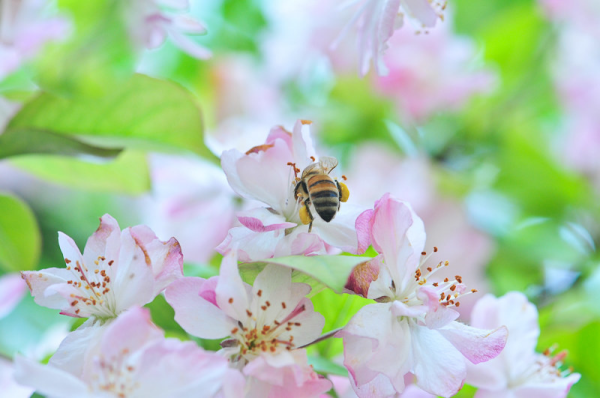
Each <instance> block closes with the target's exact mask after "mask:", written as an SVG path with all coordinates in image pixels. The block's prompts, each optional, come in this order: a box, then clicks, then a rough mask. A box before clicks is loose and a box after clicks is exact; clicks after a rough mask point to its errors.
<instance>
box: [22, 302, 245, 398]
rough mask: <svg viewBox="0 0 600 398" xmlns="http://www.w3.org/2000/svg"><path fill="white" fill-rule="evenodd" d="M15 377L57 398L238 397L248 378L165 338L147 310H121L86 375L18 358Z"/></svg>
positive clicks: (203, 353) (223, 362)
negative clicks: (124, 397)
mask: <svg viewBox="0 0 600 398" xmlns="http://www.w3.org/2000/svg"><path fill="white" fill-rule="evenodd" d="M15 374H16V379H17V381H18V382H20V383H21V384H23V385H28V386H31V387H34V388H35V390H36V391H38V392H40V393H42V394H45V395H47V396H49V397H53V398H61V397H65V398H70V397H74V396H76V397H82V398H86V397H90V398H91V397H98V398H99V397H122V396H127V397H129V398H135V397H150V396H160V397H165V398H168V397H173V398H175V397H197V396H200V395H201V396H205V397H213V396H217V395H218V396H225V397H231V398H234V397H239V396H241V394H242V391H243V388H244V387H243V386H244V380H243V377H242V376H241V374H239V372H238V371H236V370H233V369H230V368H229V367H228V365H227V360H225V358H222V357H220V356H219V355H218V354H216V353H211V352H206V351H204V350H202V349H201V348H199V347H198V346H196V344H195V343H193V342H189V341H188V342H181V341H179V340H176V339H165V338H164V337H163V333H162V331H160V330H159V329H157V328H156V327H155V326H154V325H153V324H152V322H151V320H150V314H149V312H148V310H146V309H142V308H139V307H135V308H133V309H131V310H130V311H128V312H126V313H123V314H121V315H120V316H119V317H118V318H117V319H116V320H115V321H114V322H113V323H111V324H110V325H109V326H108V327H107V330H106V333H104V335H103V336H102V339H101V341H100V349H99V351H98V352H97V353H96V354H95V355H94V356H93V357H92V358H90V360H89V361H88V362H87V363H86V364H85V372H84V374H83V375H82V376H75V375H73V374H71V373H68V372H66V371H64V370H62V369H59V368H56V367H53V366H52V365H47V366H44V365H41V364H39V363H37V362H33V361H31V360H28V359H25V358H23V357H17V358H16V371H15Z"/></svg>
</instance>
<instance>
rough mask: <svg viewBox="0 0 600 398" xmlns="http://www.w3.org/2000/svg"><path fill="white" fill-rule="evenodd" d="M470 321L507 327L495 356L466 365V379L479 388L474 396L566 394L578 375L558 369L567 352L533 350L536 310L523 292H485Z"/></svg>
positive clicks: (553, 397)
mask: <svg viewBox="0 0 600 398" xmlns="http://www.w3.org/2000/svg"><path fill="white" fill-rule="evenodd" d="M471 322H472V325H473V326H474V327H480V328H493V327H497V326H498V325H501V324H504V325H506V327H507V328H508V330H509V337H508V341H507V343H506V348H505V349H504V351H502V353H501V354H500V355H498V357H497V358H495V359H492V360H491V361H489V362H487V363H485V364H479V365H477V366H472V365H470V364H469V365H468V375H467V383H469V384H471V385H473V386H475V387H478V388H479V390H478V391H477V394H476V397H482V398H483V397H501V396H502V397H515V398H516V397H525V396H529V397H537V396H539V397H549V398H560V397H566V396H567V394H568V392H569V389H570V388H571V386H572V385H573V384H574V383H576V382H577V381H578V380H579V378H580V377H581V376H580V375H579V374H578V373H570V372H568V371H565V372H561V370H560V365H561V364H562V360H563V359H564V357H565V355H566V352H564V351H563V352H561V353H559V354H557V355H555V356H551V355H550V353H549V352H547V353H546V354H547V355H542V354H537V353H536V352H535V347H536V345H537V339H538V336H539V334H540V328H539V326H538V313H537V309H536V308H535V306H534V305H533V304H531V303H530V302H528V301H527V297H525V295H524V294H522V293H520V292H509V293H507V294H505V295H504V296H502V297H500V298H496V297H494V296H492V295H491V294H488V295H485V296H484V297H483V298H481V299H480V300H479V301H477V304H476V305H475V307H474V308H473V314H472V315H471Z"/></svg>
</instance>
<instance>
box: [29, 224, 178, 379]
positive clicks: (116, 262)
mask: <svg viewBox="0 0 600 398" xmlns="http://www.w3.org/2000/svg"><path fill="white" fill-rule="evenodd" d="M58 242H59V245H60V248H61V250H62V253H63V256H64V260H65V263H66V268H47V269H43V270H40V271H24V272H21V275H22V277H23V279H25V281H26V282H27V285H28V286H29V289H30V290H31V294H32V295H33V297H34V300H35V302H36V303H37V304H39V305H42V306H44V307H48V308H53V309H60V310H61V314H64V315H69V316H72V317H80V318H85V317H89V319H88V320H87V321H86V322H85V323H84V324H83V325H82V326H81V327H80V328H79V329H77V330H76V331H74V332H73V333H71V334H69V336H67V338H66V339H65V340H64V341H63V342H62V344H61V346H60V347H59V349H58V351H57V352H56V354H54V356H53V357H52V358H51V360H50V363H51V364H52V365H54V366H57V367H61V368H63V369H69V371H71V373H73V374H78V373H79V372H81V370H82V368H83V363H84V362H85V361H86V359H85V357H86V356H88V355H91V353H93V352H94V351H95V350H96V349H97V342H98V341H99V340H100V338H101V336H102V334H103V333H104V332H105V327H104V325H106V323H108V322H110V321H111V320H112V319H114V318H115V317H117V316H118V315H119V314H121V313H122V312H124V311H126V310H128V309H129V308H131V307H133V306H136V305H138V306H141V305H145V304H147V303H149V302H151V301H152V300H153V299H154V298H155V297H156V296H157V295H158V294H159V293H160V292H161V291H163V290H164V289H165V287H167V285H168V284H169V283H171V282H172V281H174V280H175V279H177V278H179V277H182V276H183V256H182V253H181V247H180V246H179V243H178V242H177V240H176V239H175V238H171V239H170V240H169V241H167V242H162V241H160V240H159V239H158V238H157V237H156V235H154V233H153V232H152V231H151V230H150V229H149V228H148V227H146V226H143V225H138V226H135V227H131V228H127V229H125V230H123V231H121V229H120V228H119V224H118V223H117V221H116V220H115V219H114V218H112V217H111V216H110V215H108V214H105V215H104V216H102V218H101V219H100V226H99V227H98V229H97V230H96V232H94V234H93V235H92V236H91V237H90V238H89V239H88V241H87V243H86V246H85V249H84V251H83V255H82V254H81V252H80V251H79V249H78V248H77V245H76V244H75V242H74V241H73V239H71V238H69V237H68V236H67V235H65V234H63V233H62V232H59V236H58Z"/></svg>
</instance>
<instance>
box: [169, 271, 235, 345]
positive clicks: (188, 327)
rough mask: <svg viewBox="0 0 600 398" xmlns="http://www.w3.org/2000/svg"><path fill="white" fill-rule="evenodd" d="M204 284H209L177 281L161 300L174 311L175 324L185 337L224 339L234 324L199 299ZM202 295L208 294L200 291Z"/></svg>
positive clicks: (213, 305) (186, 279) (207, 302)
mask: <svg viewBox="0 0 600 398" xmlns="http://www.w3.org/2000/svg"><path fill="white" fill-rule="evenodd" d="M211 279H212V278H211ZM213 281H218V279H216V278H215V279H213ZM208 283H209V281H207V280H205V279H202V278H196V277H184V278H181V279H178V280H176V281H175V282H173V283H172V284H171V285H169V287H167V290H166V291H165V298H166V299H167V302H168V303H169V304H170V305H171V307H173V309H174V310H175V321H177V323H178V324H179V325H181V327H182V328H184V329H185V331H186V332H188V333H189V334H191V335H193V336H198V337H201V338H204V339H219V338H223V337H227V336H229V335H230V334H231V329H233V328H234V327H236V323H235V322H234V321H232V320H231V318H229V317H228V316H227V315H226V314H225V313H224V312H223V311H222V310H221V309H220V308H219V307H217V306H216V305H215V303H212V302H210V301H207V300H206V299H205V298H203V297H202V296H200V294H199V293H200V292H201V291H203V288H204V287H205V285H207V284H208ZM204 293H205V294H206V293H208V291H206V290H204ZM215 294H216V293H214V292H213V295H215Z"/></svg>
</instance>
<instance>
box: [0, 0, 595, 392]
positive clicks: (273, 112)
mask: <svg viewBox="0 0 600 398" xmlns="http://www.w3.org/2000/svg"><path fill="white" fill-rule="evenodd" d="M200 3H202V4H200ZM191 4H192V7H191V15H193V16H194V17H197V18H198V19H201V20H202V21H204V22H205V24H206V26H207V27H208V33H207V34H206V35H204V36H200V37H196V38H194V39H193V40H195V41H196V42H197V43H201V44H202V45H203V46H205V47H206V48H208V49H210V50H211V51H212V52H213V56H212V58H210V59H208V60H198V59H196V58H194V57H192V56H190V55H187V54H186V53H184V52H182V51H180V49H178V48H177V47H176V46H175V45H174V44H173V43H172V42H171V41H170V40H167V41H166V42H165V43H164V44H163V45H162V46H160V47H159V48H157V49H154V50H140V49H139V48H135V46H133V45H131V43H130V39H129V37H128V27H127V19H126V18H124V17H123V15H124V14H123V10H122V9H121V8H120V7H122V5H121V4H120V3H119V2H118V1H86V2H82V1H78V0H59V1H58V2H57V4H56V5H55V6H56V8H53V9H52V12H61V13H62V14H63V15H65V16H66V17H68V19H69V20H70V21H72V29H73V33H72V34H71V35H70V36H69V38H67V39H66V40H64V41H62V42H53V43H50V44H48V45H47V46H45V47H44V49H43V51H42V52H41V53H40V54H39V55H38V56H37V57H35V58H34V59H33V60H31V61H30V62H28V63H26V64H24V65H23V66H22V67H21V68H19V69H18V70H16V71H14V72H12V73H11V74H9V75H8V76H6V77H5V78H4V80H2V81H0V96H2V97H4V98H6V99H8V100H10V101H12V102H17V103H20V104H22V108H21V110H20V111H19V113H17V114H16V116H14V117H13V118H12V119H11V120H10V121H9V122H8V123H7V127H6V128H5V131H4V133H3V134H2V135H0V275H3V274H8V273H12V272H18V271H20V270H32V269H41V268H47V267H53V266H60V264H61V262H62V259H61V254H60V250H59V248H58V245H57V231H63V232H64V233H66V234H68V235H69V236H71V237H73V238H74V239H75V241H76V242H77V243H78V245H79V246H80V247H81V248H83V246H84V244H85V241H86V239H87V237H88V236H89V235H90V234H91V233H92V232H93V231H94V230H95V229H96V227H97V223H98V217H100V216H101V215H103V214H105V213H110V214H111V215H113V216H114V217H115V218H116V219H117V220H119V223H120V225H121V227H122V228H125V227H126V226H130V225H135V224H139V223H150V226H151V227H153V228H156V226H154V225H152V223H151V222H149V221H148V220H149V218H148V215H147V212H148V211H152V210H148V209H149V207H148V206H146V203H148V202H151V201H152V200H154V199H155V198H156V197H157V190H156V187H155V180H154V174H153V173H152V170H151V168H150V166H149V165H150V163H149V153H156V152H162V153H166V154H168V155H170V156H185V157H186V158H192V159H201V161H202V162H203V164H206V165H208V166H206V167H214V166H213V165H218V154H219V149H218V148H222V147H223V146H226V145H227V144H228V143H231V142H238V143H239V144H240V145H242V144H244V143H245V142H246V141H244V140H245V139H244V138H243V137H242V138H240V136H241V135H243V134H247V136H248V138H247V142H255V144H251V145H247V146H246V148H250V147H251V146H252V145H259V144H260V143H262V140H263V139H264V137H265V136H266V134H267V132H268V127H269V126H274V125H278V124H284V125H286V126H287V127H288V129H291V127H292V125H291V123H293V121H294V120H295V119H297V118H303V119H311V120H313V121H315V126H316V129H315V131H316V132H317V141H318V143H319V146H320V153H332V154H335V155H336V156H337V157H338V158H339V159H340V164H341V168H342V169H343V171H346V170H349V169H351V168H352V165H353V164H357V163H358V162H359V159H358V158H357V156H360V155H359V154H360V148H364V147H365V146H367V145H370V144H371V143H373V142H375V143H378V144H380V145H382V146H384V147H386V149H387V150H388V151H390V152H391V153H392V154H393V156H394V157H396V158H397V159H398V161H399V162H401V161H404V160H406V159H409V158H414V157H415V156H416V157H418V158H420V159H426V160H425V161H426V162H427V164H428V165H429V166H428V167H429V170H430V173H429V174H428V178H429V179H430V183H431V184H432V185H433V186H434V189H435V192H436V194H435V195H434V196H435V200H436V201H440V202H441V201H444V200H451V201H453V202H454V203H458V208H459V209H461V211H463V212H464V214H465V215H466V218H467V220H468V223H469V224H470V226H471V227H472V228H473V229H475V230H477V231H478V233H481V234H483V235H484V236H486V237H487V238H488V239H489V240H490V242H492V243H491V245H492V247H493V249H491V250H490V254H489V261H486V262H485V264H481V267H482V268H481V269H482V272H483V273H484V275H485V277H486V279H487V283H488V284H489V291H490V292H492V293H493V294H495V295H497V296H500V295H502V294H504V293H506V292H508V291H511V290H519V291H522V292H524V293H525V294H526V295H527V296H528V297H529V299H530V300H531V301H532V302H533V303H535V304H536V305H537V307H538V310H539V313H540V326H541V336H540V340H539V346H538V350H539V351H543V350H544V349H546V348H548V347H550V346H552V345H554V344H558V345H559V347H560V348H561V349H567V350H568V351H569V355H568V357H567V359H566V366H572V367H573V369H574V370H575V371H576V372H579V373H581V374H582V378H581V380H580V381H579V382H578V383H577V384H576V385H574V386H573V388H572V390H571V393H570V396H572V397H593V396H600V370H598V366H597V363H598V362H600V339H599V336H600V307H599V306H598V304H597V299H596V293H597V291H598V290H599V289H600V272H599V256H598V253H597V252H596V250H595V247H596V244H597V243H598V242H599V239H600V227H599V226H600V223H599V221H600V208H599V203H600V201H599V195H600V193H599V192H600V184H598V181H599V180H600V179H599V178H598V175H599V174H600V172H599V171H598V170H595V173H594V170H591V171H590V170H582V169H580V168H577V167H574V166H573V165H572V164H569V163H568V162H565V161H564V159H563V157H562V156H561V155H563V154H564V152H565V151H567V149H566V146H568V145H569V138H568V134H569V132H568V131H567V132H565V129H564V128H563V126H564V125H565V120H566V119H567V117H568V115H567V110H565V106H564V105H563V104H564V100H563V99H562V98H561V93H560V91H559V90H558V89H557V83H556V75H555V73H554V72H553V70H554V69H553V68H554V64H555V62H557V60H558V59H559V58H560V55H559V54H558V52H559V50H560V47H559V44H558V43H559V38H560V34H561V29H563V28H564V27H563V23H562V22H561V21H557V20H556V19H552V18H549V17H548V15H547V14H546V13H545V12H544V11H543V8H542V6H541V5H540V3H539V2H536V1H533V0H532V1H528V0H489V1H485V2H471V1H466V0H454V1H451V2H449V5H448V10H449V11H448V15H447V19H448V20H449V21H447V22H446V23H447V24H449V25H450V27H449V28H448V29H449V30H451V31H453V32H454V33H453V34H459V35H462V36H464V37H468V38H470V40H471V41H472V44H473V46H474V48H476V51H475V57H474V58H476V63H478V65H479V66H481V67H485V68H486V69H487V70H489V71H491V73H493V74H495V76H496V83H495V85H494V88H493V90H491V91H488V92H487V93H484V94H479V95H474V96H473V97H472V98H470V99H469V101H468V102H466V103H465V105H463V106H461V107H460V109H448V111H446V110H445V109H443V107H441V108H440V109H436V110H435V112H432V113H431V114H430V115H428V117H427V118H425V119H424V120H420V121H419V122H409V121H407V120H406V118H403V117H402V116H400V113H399V112H398V108H397V106H396V105H395V103H394V100H393V98H391V97H390V96H386V95H383V94H382V93H381V91H379V90H377V88H376V84H375V83H374V80H375V79H376V78H375V77H374V76H373V75H374V72H373V71H371V72H370V74H369V75H368V76H367V77H365V78H360V77H359V76H358V74H357V73H356V70H355V69H351V70H336V69H335V68H333V69H332V68H329V69H328V68H324V69H323V68H321V67H320V66H319V64H318V63H316V64H314V65H309V66H310V68H309V71H310V72H309V73H308V74H302V73H291V74H288V75H287V76H283V77H278V78H273V76H272V75H271V74H270V72H269V71H270V69H269V65H270V64H271V63H272V62H273V59H269V56H268V54H266V52H265V51H264V43H265V41H267V40H269V35H271V39H272V36H273V35H278V34H280V33H277V32H279V31H278V30H277V29H280V28H277V29H275V26H276V25H277V24H276V22H277V21H276V20H275V19H273V18H274V17H273V13H272V12H271V8H272V7H273V3H272V2H270V1H266V0H265V1H259V0H248V1H238V0H222V1H217V0H215V1H203V2H195V1H191ZM574 7H575V5H574ZM278 23H281V21H279V22H278ZM289 45H290V46H291V47H292V48H293V47H294V46H298V49H299V50H298V53H297V54H298V57H297V58H296V59H287V62H288V63H290V64H303V63H308V60H307V57H305V56H304V53H302V52H301V51H300V49H301V46H300V44H299V42H296V43H290V44H289ZM393 50H394V48H390V49H389V50H388V51H390V52H392V51H393ZM240 65H241V66H240ZM469 67H472V65H470V66H469ZM237 68H242V71H243V72H239V73H238V69H237ZM136 71H137V72H139V73H138V74H136V75H134V73H135V72H136ZM573 73H577V71H573ZM144 74H147V75H150V76H152V77H147V76H143V75H144ZM265 91H266V94H265ZM255 94H256V97H253V96H254V95H255ZM246 97H250V98H246ZM590 106H593V104H591V105H590ZM269 107H271V108H269ZM267 108H268V109H267ZM276 116H278V117H280V118H281V119H278V120H271V117H276ZM239 126H247V127H248V129H247V130H244V129H242V128H240V127H239ZM254 126H258V127H257V130H260V128H263V130H260V131H261V132H262V133H256V132H255V130H253V129H254ZM263 126H267V127H266V129H264V127H263ZM251 127H252V128H251ZM597 131H598V132H600V128H598V129H597ZM203 134H204V136H205V137H206V138H207V141H206V142H207V143H208V147H210V148H211V149H212V151H211V150H209V148H208V147H207V144H206V143H205V140H204V139H203ZM260 134H262V138H260ZM256 137H259V138H258V139H257V138H256ZM565 137H567V138H565ZM236 140H237V141H236ZM252 140H254V141H252ZM219 145H221V146H219ZM215 148H217V149H215ZM240 149H241V148H240ZM363 167H364V168H368V167H369V165H363ZM372 172H373V173H381V172H382V170H381V169H376V168H373V170H372ZM406 172H407V173H410V172H411V171H410V168H408V169H406ZM401 178H403V177H402V176H399V175H398V176H397V175H394V174H393V173H390V175H389V176H388V181H387V182H386V184H389V186H390V189H393V187H394V185H395V184H396V182H397V181H396V180H398V179H401ZM182 184H186V183H185V182H183V183H182ZM187 184H193V181H190V182H189V183H187ZM348 185H349V186H350V189H351V191H352V190H353V189H354V188H353V187H352V179H350V181H349V182H348ZM356 185H358V184H356ZM361 187H362V188H361V189H365V190H368V189H369V188H368V183H367V184H366V185H365V184H363V185H361ZM203 189H209V188H203ZM407 189H410V187H408V188H407ZM415 189H416V188H415ZM354 193H355V192H354ZM383 193H384V192H375V193H374V195H375V197H379V196H381V195H382V194H383ZM408 195H409V196H410V193H408ZM219 200H221V201H229V202H227V203H225V204H226V205H227V206H229V207H230V208H231V209H232V210H236V209H239V208H240V207H241V206H243V204H241V201H240V200H239V199H235V198H233V195H230V196H229V197H225V198H221V199H219ZM435 203H437V202H434V203H433V204H432V205H431V206H433V207H435V206H436V205H435ZM150 209H152V207H150ZM425 218H426V217H425ZM191 222H192V223H193V222H194V220H192V221H191ZM203 222H204V221H203V220H198V227H199V228H200V230H199V231H198V232H197V233H196V236H197V239H199V240H201V239H204V236H205V235H206V236H209V235H210V234H211V229H210V227H209V226H208V225H207V226H205V229H204V230H202V229H201V228H202V226H203V225H204V224H202V223H203ZM223 223H231V220H230V219H227V217H226V216H223ZM432 224H433V221H432V222H428V219H427V218H426V230H427V231H428V232H431V231H430V228H431V226H432ZM446 232H447V233H452V230H451V229H450V230H449V231H446ZM159 237H161V238H162V239H165V238H168V236H161V235H160V233H159ZM176 237H177V235H176ZM465 245H466V246H465V247H463V248H460V250H463V251H464V252H467V251H468V250H469V247H468V242H467V243H465ZM185 253H186V252H185V246H184V254H185ZM213 254H214V253H213ZM208 257H209V258H208V259H206V260H205V261H189V264H187V265H186V274H187V275H202V276H207V275H213V274H216V273H217V272H218V264H219V263H220V256H219V255H218V254H214V255H212V254H211V256H208ZM471 299H472V300H475V299H476V298H475V297H472V298H471ZM313 300H314V302H315V308H316V310H317V311H320V312H321V313H322V314H323V315H324V316H325V317H326V319H327V324H326V330H330V329H334V328H336V327H340V326H343V325H344V324H345V322H347V320H348V319H349V318H350V317H351V316H352V315H353V314H354V313H355V312H356V310H357V309H358V308H360V306H362V305H364V304H365V302H364V300H361V299H360V298H357V297H350V296H348V295H335V294H333V293H332V292H330V291H323V292H321V293H318V294H317V295H315V297H314V298H313ZM149 307H150V308H151V310H152V315H153V318H154V320H155V321H156V323H157V324H158V325H159V326H161V327H162V328H164V329H165V330H166V331H167V333H168V334H169V335H173V336H178V337H181V338H188V337H187V335H186V334H185V332H184V331H183V330H182V329H181V328H180V327H179V326H178V325H177V324H176V323H175V321H174V320H173V311H172V310H171V308H170V307H169V306H168V304H166V302H165V301H164V299H163V298H162V297H161V296H159V297H158V298H157V299H156V300H155V302H153V303H152V304H150V305H149ZM64 323H67V326H68V327H75V325H73V324H72V320H68V319H67V320H65V319H64V317H62V316H60V315H58V313H57V312H56V311H53V310H49V309H46V308H43V307H39V306H37V305H35V304H34V303H33V300H32V299H31V297H30V296H29V295H26V296H25V297H24V298H23V299H22V301H21V302H20V303H19V304H18V306H17V307H16V308H15V310H14V311H13V312H12V313H10V314H9V315H7V316H6V317H5V318H3V319H1V320H0V354H1V355H2V356H5V357H8V358H10V357H12V356H13V355H14V353H15V352H18V351H25V350H27V349H28V347H32V346H34V345H36V344H37V343H39V341H40V339H42V336H44V335H45V333H47V331H48V330H49V328H50V327H51V326H52V325H60V324H64ZM199 342H200V343H201V344H202V345H203V346H205V347H206V348H210V349H218V342H212V341H199ZM341 353H342V347H341V342H340V341H335V340H328V341H325V342H323V343H320V344H319V345H317V346H316V347H314V348H313V349H312V351H311V354H312V355H313V357H314V362H313V363H314V364H315V369H317V370H321V371H325V372H331V373H334V374H344V369H343V368H341V367H340V366H339V365H336V364H335V363H334V362H333V361H332V359H333V360H335V359H336V358H338V357H339V356H340V354H341ZM472 395H473V390H472V389H471V388H468V387H467V388H465V389H464V390H463V391H461V393H459V396H465V397H466V396H472Z"/></svg>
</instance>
